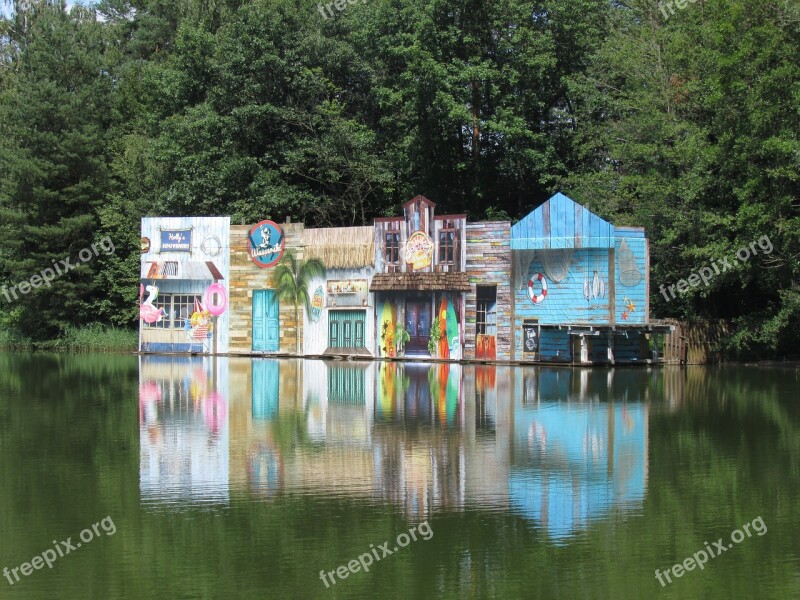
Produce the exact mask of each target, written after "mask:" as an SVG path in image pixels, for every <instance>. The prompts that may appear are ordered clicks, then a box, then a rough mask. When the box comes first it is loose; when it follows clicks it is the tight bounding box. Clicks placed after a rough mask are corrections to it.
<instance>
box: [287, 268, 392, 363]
mask: <svg viewBox="0 0 800 600" xmlns="http://www.w3.org/2000/svg"><path fill="white" fill-rule="evenodd" d="M373 274H374V269H373V268H372V267H361V268H360V269H328V271H327V273H326V277H325V278H324V279H323V278H317V279H314V281H313V282H312V283H311V287H310V288H309V293H310V294H311V295H312V296H313V294H314V291H315V290H316V289H317V286H322V290H323V293H324V295H325V305H324V307H323V309H322V315H320V318H319V322H317V323H313V322H312V321H311V319H310V316H309V315H308V314H307V313H306V311H305V310H303V332H304V338H303V341H302V343H303V353H304V354H310V355H314V354H322V353H323V352H325V350H327V348H328V323H329V318H328V317H329V313H330V311H331V310H336V309H337V308H339V309H345V308H351V309H353V310H364V311H365V312H366V319H365V323H364V345H365V346H366V348H367V350H369V352H370V353H371V354H372V355H373V356H377V353H376V348H375V294H372V293H368V294H367V306H355V305H354V306H351V307H347V306H345V305H340V306H338V307H337V306H333V305H332V300H334V298H331V296H330V295H329V294H328V293H327V282H328V281H330V280H347V279H352V280H366V281H367V285H369V282H370V281H372V275H373Z"/></svg>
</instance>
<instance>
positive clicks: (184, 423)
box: [139, 356, 230, 502]
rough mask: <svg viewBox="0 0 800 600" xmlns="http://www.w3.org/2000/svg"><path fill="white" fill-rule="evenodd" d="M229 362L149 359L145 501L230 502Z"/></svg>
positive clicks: (143, 418)
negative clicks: (227, 383)
mask: <svg viewBox="0 0 800 600" xmlns="http://www.w3.org/2000/svg"><path fill="white" fill-rule="evenodd" d="M226 363H227V361H226V359H216V360H213V359H210V358H199V357H197V358H193V357H179V358H178V357H166V356H144V357H142V358H141V359H140V363H139V486H140V491H141V495H142V500H143V501H150V500H152V501H157V502H180V501H184V500H188V501H192V502H227V501H228V495H229V493H228V482H229V476H228V465H229V445H230V444H229V436H228V402H227V385H226V382H227V372H228V368H227V364H226Z"/></svg>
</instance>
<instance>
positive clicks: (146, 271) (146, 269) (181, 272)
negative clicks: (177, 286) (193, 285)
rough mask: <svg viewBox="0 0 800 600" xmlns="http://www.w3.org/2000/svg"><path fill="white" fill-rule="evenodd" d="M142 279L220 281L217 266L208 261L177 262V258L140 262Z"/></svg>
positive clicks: (221, 278) (221, 277)
mask: <svg viewBox="0 0 800 600" xmlns="http://www.w3.org/2000/svg"><path fill="white" fill-rule="evenodd" d="M141 278H142V279H172V280H175V279H184V280H188V281H222V280H223V279H225V278H224V277H223V276H222V273H220V271H219V269H218V268H217V266H216V265H215V264H214V263H213V262H211V261H210V260H209V261H205V262H200V261H189V262H179V261H177V260H160V261H155V260H151V261H146V262H143V263H142V272H141Z"/></svg>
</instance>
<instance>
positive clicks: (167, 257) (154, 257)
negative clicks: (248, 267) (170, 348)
mask: <svg viewBox="0 0 800 600" xmlns="http://www.w3.org/2000/svg"><path fill="white" fill-rule="evenodd" d="M190 227H191V228H192V251H191V253H189V252H163V253H162V252H160V250H161V248H160V247H159V246H160V242H161V233H160V230H161V229H188V228H190ZM141 235H142V237H147V238H150V251H149V252H147V253H144V254H142V255H141V258H140V260H141V264H142V265H145V264H149V263H152V262H166V261H170V262H177V263H179V267H178V273H181V274H183V273H185V272H186V269H187V265H188V263H190V262H206V261H210V262H213V263H214V265H215V266H216V267H217V269H218V270H219V272H220V273H221V274H222V276H223V278H224V279H223V280H222V281H221V282H220V283H222V285H224V286H225V287H226V288H228V291H229V292H230V286H229V284H230V262H229V257H228V246H229V245H230V217H144V218H142V232H141ZM210 238H216V240H214V242H215V243H216V241H217V240H218V241H219V254H217V255H216V256H213V255H211V254H208V253H206V251H205V249H204V247H203V242H204V241H207V240H209V239H210ZM206 249H208V248H206ZM144 281H146V283H144V285H145V286H146V285H148V284H149V283H150V282H151V280H144ZM210 283H211V282H210V281H189V280H186V279H180V280H169V279H160V280H156V285H157V286H158V288H159V290H160V293H162V294H197V295H199V296H200V297H201V299H202V296H203V294H204V293H205V291H206V289H207V288H208V286H209V285H210ZM229 304H230V303H229ZM229 319H230V309H229V310H228V311H226V312H224V313H223V314H222V315H220V316H219V318H218V319H217V326H216V331H215V333H214V335H215V336H216V342H217V352H227V351H228V344H229V338H228V331H229ZM142 326H143V324H142V323H141V322H140V327H142ZM154 329H156V328H148V327H144V328H143V331H147V332H148V333H150V332H151V331H153V330H154ZM160 331H164V330H160ZM172 331H173V333H174V338H175V341H180V342H183V341H188V340H185V333H184V332H183V331H182V330H172ZM207 346H208V344H207ZM207 349H208V350H211V349H213V348H212V347H209V348H207Z"/></svg>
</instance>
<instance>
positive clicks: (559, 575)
mask: <svg viewBox="0 0 800 600" xmlns="http://www.w3.org/2000/svg"><path fill="white" fill-rule="evenodd" d="M799 392H800V370H797V369H794V368H754V367H749V368H745V367H726V368H701V367H693V368H688V369H684V370H680V369H677V368H665V369H654V370H647V369H644V368H638V369H612V370H607V369H584V370H570V369H566V368H544V367H542V368H538V367H537V368H534V367H530V368H511V367H489V366H481V367H472V366H469V367H461V366H445V365H433V366H428V365H413V364H407V365H400V364H375V363H352V362H332V363H323V362H317V361H289V360H283V361H273V360H262V359H253V360H251V359H217V360H211V359H200V358H198V359H189V358H166V357H147V358H142V359H140V358H138V357H118V356H63V355H25V354H3V355H0V475H1V476H2V479H1V480H0V568H4V567H5V568H7V569H9V574H8V576H7V577H5V576H4V577H2V578H0V598H43V599H44V598H47V599H54V598H133V599H139V598H142V599H147V598H202V599H206V598H208V599H211V598H226V599H234V598H259V599H261V598H359V599H360V598H370V599H371V598H569V599H571V598H657V597H658V598H681V599H723V598H724V599H728V598H797V597H800V393H799ZM758 517H761V520H759V521H758V522H757V523H756V524H753V521H754V520H756V519H758ZM104 519H105V521H104ZM425 522H427V527H426V526H425V525H424V524H423V525H420V524H421V523H425ZM762 522H763V524H764V528H762V527H761V523H762ZM93 524H99V525H97V526H96V527H95V530H94V531H92V529H91V528H92V525H93ZM744 524H749V525H750V527H749V533H750V536H749V537H748V536H746V535H744V533H742V534H741V536H742V537H743V539H742V541H741V542H740V543H738V544H731V541H730V540H731V532H733V531H734V530H735V529H737V528H742V527H743V525H744ZM415 526H416V527H419V529H418V530H416V531H415V532H414V535H415V536H416V537H417V540H416V541H414V540H413V539H411V537H407V535H403V534H408V532H409V529H410V528H412V527H415ZM87 528H88V530H87ZM87 531H88V532H87ZM81 536H83V538H81ZM426 538H427V539H426ZM719 538H723V544H724V545H729V544H730V545H732V547H731V548H729V549H728V550H727V551H726V552H725V553H724V554H721V555H720V556H718V557H716V558H710V559H709V560H708V562H707V563H706V564H705V565H704V569H703V570H700V569H697V568H694V569H693V570H692V571H689V572H686V573H685V574H683V576H682V577H680V578H676V577H674V576H673V577H672V583H670V584H667V585H666V586H664V587H662V586H661V584H659V582H658V580H657V579H656V578H655V575H654V572H655V570H656V569H660V570H661V571H662V572H663V571H665V570H669V569H670V568H671V567H672V565H674V564H676V563H679V562H683V561H684V559H686V558H687V557H691V556H692V555H693V554H695V553H696V552H698V551H699V550H702V549H704V548H706V542H708V544H709V547H712V548H713V547H714V542H715V541H716V540H718V539H719ZM68 540H69V543H71V544H72V546H74V547H75V549H74V550H70V551H69V553H68V554H66V553H65V555H64V556H58V557H57V558H56V559H55V560H51V561H50V562H51V564H52V568H48V566H47V564H42V563H41V562H38V561H37V563H36V564H34V565H33V566H30V567H25V568H26V569H29V570H32V572H30V574H29V575H27V576H26V575H25V574H24V571H22V570H19V569H20V565H22V564H23V563H26V562H30V561H31V560H32V559H33V557H34V556H36V555H41V554H42V553H43V552H45V551H48V550H51V549H53V548H54V544H55V545H56V546H58V547H59V548H60V549H61V551H62V552H66V550H64V548H66V547H67V546H66V544H67V542H68ZM81 540H83V541H81ZM87 540H88V541H87ZM59 542H65V544H64V545H62V544H61V543H59ZM78 542H81V547H77V543H78ZM387 542H388V544H386V545H385V547H386V549H387V550H389V551H391V552H392V553H391V555H386V556H382V554H383V551H381V550H378V548H379V547H380V546H382V545H384V544H385V543H387ZM403 544H407V545H406V547H401V546H402V545H403ZM395 548H397V550H396V551H395ZM373 549H374V554H371V553H372V551H373ZM52 554H53V555H55V550H53V551H52ZM362 555H363V558H362V560H363V562H364V563H367V562H368V559H367V558H366V557H370V558H369V560H371V561H372V563H373V564H372V565H367V566H368V568H369V572H366V573H365V572H363V568H362V567H361V566H360V564H358V563H351V565H358V569H359V570H358V572H356V573H349V572H348V576H347V578H346V579H340V578H339V577H336V576H335V575H334V577H336V583H335V584H332V583H331V579H330V577H331V576H328V575H326V581H327V584H328V586H329V587H326V584H325V583H323V581H322V580H321V578H320V571H321V570H324V571H326V572H334V571H336V569H337V567H340V566H342V565H345V568H343V569H341V571H342V572H345V571H346V565H347V564H348V563H349V562H350V561H353V560H354V559H355V560H357V559H358V558H359V556H362ZM375 556H378V557H381V558H380V560H377V559H376V558H375ZM37 564H38V566H39V567H41V568H40V569H38V570H36V569H34V567H36V566H37ZM692 566H693V565H692ZM14 568H18V571H17V576H18V577H19V581H16V580H15V575H14V574H13V573H12V572H11V570H12V569H14ZM354 569H355V566H354ZM9 579H11V581H12V582H13V585H11V584H10V583H9ZM665 583H666V582H665Z"/></svg>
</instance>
